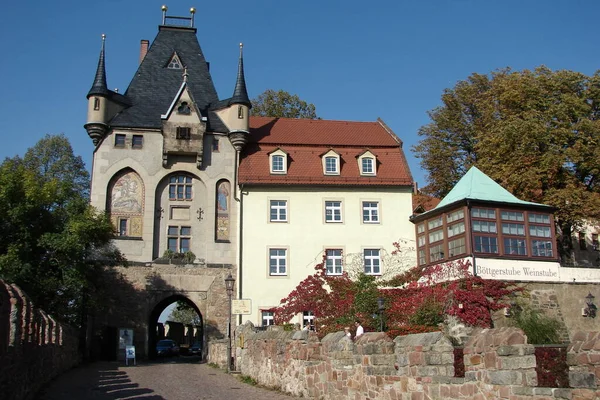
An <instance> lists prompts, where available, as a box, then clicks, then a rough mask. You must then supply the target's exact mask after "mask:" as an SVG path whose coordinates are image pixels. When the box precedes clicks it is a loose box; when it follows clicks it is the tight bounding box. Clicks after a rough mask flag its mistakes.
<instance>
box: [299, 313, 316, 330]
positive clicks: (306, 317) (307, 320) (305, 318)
mask: <svg viewBox="0 0 600 400" xmlns="http://www.w3.org/2000/svg"><path fill="white" fill-rule="evenodd" d="M307 325H308V329H310V330H312V329H314V328H315V313H314V312H312V311H302V328H305V327H306V326H307Z"/></svg>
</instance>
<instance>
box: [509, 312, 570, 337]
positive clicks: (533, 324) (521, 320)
mask: <svg viewBox="0 0 600 400" xmlns="http://www.w3.org/2000/svg"><path fill="white" fill-rule="evenodd" d="M512 325H513V326H515V327H517V328H520V329H521V330H522V331H523V332H525V335H526V336H527V339H529V343H530V344H556V343H560V328H561V324H560V322H559V321H558V320H556V319H555V318H552V317H550V316H548V315H546V314H544V313H543V312H542V311H541V310H538V309H534V308H532V307H531V306H529V305H521V306H517V307H513V317H512Z"/></svg>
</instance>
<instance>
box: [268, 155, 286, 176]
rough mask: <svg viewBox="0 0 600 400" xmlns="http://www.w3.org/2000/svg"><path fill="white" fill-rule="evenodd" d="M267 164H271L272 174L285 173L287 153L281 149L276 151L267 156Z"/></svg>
mask: <svg viewBox="0 0 600 400" xmlns="http://www.w3.org/2000/svg"><path fill="white" fill-rule="evenodd" d="M269 163H270V164H271V165H270V166H271V173H272V174H286V173H287V153H286V152H284V151H283V150H281V149H277V150H275V151H273V152H272V153H270V154H269Z"/></svg>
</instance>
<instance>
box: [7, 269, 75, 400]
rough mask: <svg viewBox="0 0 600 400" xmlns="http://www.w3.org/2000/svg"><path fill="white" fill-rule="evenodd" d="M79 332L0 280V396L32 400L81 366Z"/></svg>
mask: <svg viewBox="0 0 600 400" xmlns="http://www.w3.org/2000/svg"><path fill="white" fill-rule="evenodd" d="M78 343H79V342H78V337H77V331H76V330H74V329H73V328H72V327H69V326H65V325H62V324H60V323H58V322H56V321H55V320H54V319H53V318H52V317H50V316H49V315H47V314H46V313H44V312H43V311H42V310H40V309H38V308H36V307H35V306H34V305H33V304H32V303H31V301H30V300H29V299H28V298H27V296H26V295H25V293H23V291H21V289H20V288H19V287H17V286H15V285H9V284H6V283H4V282H3V281H2V280H0V397H1V398H2V399H4V400H22V399H31V398H32V397H33V395H34V394H35V393H36V392H37V391H38V390H39V389H40V388H41V387H42V386H43V385H44V384H45V383H47V382H49V381H50V380H51V379H53V378H54V377H56V376H58V375H60V374H61V373H62V372H64V371H66V370H68V369H70V368H72V367H73V366H75V365H77V364H78V363H79V362H80V360H81V358H80V356H79V352H78Z"/></svg>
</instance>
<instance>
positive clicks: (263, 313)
mask: <svg viewBox="0 0 600 400" xmlns="http://www.w3.org/2000/svg"><path fill="white" fill-rule="evenodd" d="M265 321H266V322H267V323H266V324H265ZM270 325H275V313H274V312H273V311H267V310H260V326H270Z"/></svg>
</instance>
